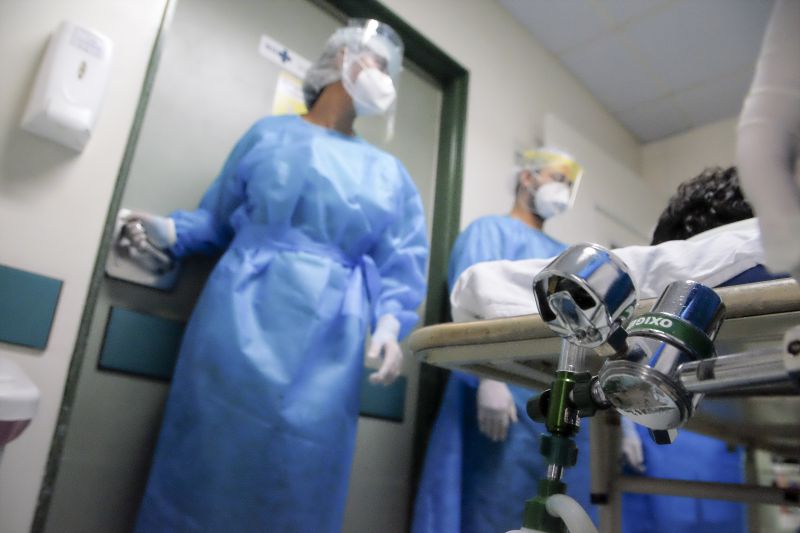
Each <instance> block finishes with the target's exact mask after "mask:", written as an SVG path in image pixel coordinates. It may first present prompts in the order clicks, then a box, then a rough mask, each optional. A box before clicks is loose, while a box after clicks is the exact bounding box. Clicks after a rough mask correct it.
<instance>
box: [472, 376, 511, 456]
mask: <svg viewBox="0 0 800 533" xmlns="http://www.w3.org/2000/svg"><path fill="white" fill-rule="evenodd" d="M516 421H517V406H516V405H514V397H513V396H512V395H511V391H510V390H509V388H508V385H506V384H505V383H503V382H501V381H495V380H493V379H481V380H480V384H479V385H478V428H479V429H480V430H481V433H483V434H484V435H486V436H487V437H489V438H490V439H492V440H493V441H495V442H501V441H504V440H506V437H507V436H508V426H509V425H511V424H512V423H515V422H516Z"/></svg>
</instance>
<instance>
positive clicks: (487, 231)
mask: <svg viewBox="0 0 800 533" xmlns="http://www.w3.org/2000/svg"><path fill="white" fill-rule="evenodd" d="M494 218H495V217H484V218H480V219H478V220H476V221H475V222H473V223H472V224H470V225H469V226H467V229H465V230H464V231H463V232H461V234H460V235H459V236H458V238H457V239H456V243H455V244H454V245H453V251H452V253H451V254H450V263H449V266H448V269H447V286H448V288H449V289H450V290H451V291H452V290H453V286H454V285H455V283H456V280H457V279H458V276H460V275H461V273H462V272H464V271H465V270H466V269H468V268H469V267H471V266H472V265H474V264H475V263H480V262H482V261H499V260H501V259H509V258H510V257H509V253H508V250H506V249H505V248H506V247H505V246H504V240H505V239H504V232H503V231H502V229H501V227H500V225H498V224H495V223H494Z"/></svg>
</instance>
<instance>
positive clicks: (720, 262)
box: [451, 168, 785, 533]
mask: <svg viewBox="0 0 800 533" xmlns="http://www.w3.org/2000/svg"><path fill="white" fill-rule="evenodd" d="M614 253H615V254H616V255H617V256H618V257H619V258H620V259H621V260H622V261H623V262H625V263H626V264H627V266H628V268H629V271H630V274H631V277H632V278H633V280H634V283H635V285H636V287H637V289H638V295H639V299H640V300H641V299H647V298H655V297H657V296H658V295H659V294H660V293H661V291H662V290H663V289H664V288H665V287H666V286H667V285H668V284H669V283H671V282H673V281H681V280H689V279H691V280H694V281H697V282H700V283H703V284H705V285H708V286H710V287H718V286H722V285H735V284H741V283H749V282H755V281H764V280H767V279H772V278H775V277H784V276H785V275H778V276H773V275H771V274H769V273H768V272H767V271H766V269H764V267H763V266H762V265H763V263H764V253H763V250H762V247H761V241H760V234H759V229H758V225H757V223H756V220H755V219H754V218H753V212H752V210H751V208H750V206H749V205H748V204H747V202H746V201H745V200H744V199H743V197H742V194H741V191H740V189H739V184H738V176H737V175H736V169H735V168H728V169H721V168H712V169H707V170H706V171H705V172H703V173H702V174H701V175H700V176H697V177H696V178H694V179H692V180H689V181H687V182H686V183H684V184H682V185H681V186H680V187H679V189H678V192H677V193H676V194H675V195H674V196H673V197H672V198H671V199H670V203H669V206H668V207H667V209H666V210H665V211H664V213H663V214H662V215H661V217H660V218H659V221H658V225H657V226H656V229H655V232H654V235H653V241H652V245H651V246H628V247H625V248H618V249H616V250H614ZM550 261H551V259H534V260H522V261H493V262H486V263H479V264H477V265H474V266H472V267H471V268H469V269H467V270H466V271H465V272H464V273H463V274H462V275H461V276H460V277H459V279H458V281H457V283H456V285H455V288H454V289H453V293H452V295H451V303H452V312H453V317H454V319H455V320H456V321H457V322H461V321H468V320H477V319H488V318H500V317H508V316H518V315H526V314H532V313H537V312H538V310H537V308H536V303H535V300H534V298H533V294H532V291H531V287H532V284H533V278H534V276H535V275H536V274H537V273H538V272H539V271H540V270H541V269H542V268H544V267H545V266H546V265H547V264H548V263H549V262H550ZM624 442H628V443H629V444H631V443H633V448H636V450H637V453H630V450H628V449H626V448H625V447H623V450H624V452H625V457H626V459H627V460H628V463H629V464H630V465H631V466H633V467H634V468H635V470H636V471H637V472H629V473H631V474H635V473H639V474H640V473H642V472H645V473H646V474H647V475H649V476H653V477H668V478H677V479H689V480H702V481H718V482H729V483H741V482H742V481H743V472H742V467H741V464H742V463H741V454H740V452H739V451H738V450H735V449H729V448H728V447H727V446H726V445H725V443H723V442H721V441H717V440H715V439H711V438H709V437H705V436H701V435H697V434H693V433H691V432H689V431H684V432H682V434H681V436H680V437H679V439H678V440H677V441H676V442H675V443H674V444H671V445H669V446H658V445H656V444H654V443H653V442H652V441H651V440H650V439H649V437H648V436H647V432H646V431H645V430H644V428H634V427H633V424H628V431H626V432H624V438H623V443H624ZM632 457H635V459H632ZM622 508H623V524H622V526H623V527H622V531H623V533H660V532H664V533H666V532H673V531H704V532H706V533H714V532H723V531H724V532H725V533H743V532H744V509H743V507H742V505H741V504H736V503H731V502H719V501H712V500H699V499H689V498H677V497H669V496H651V495H640V494H626V495H625V496H624V498H623V506H622Z"/></svg>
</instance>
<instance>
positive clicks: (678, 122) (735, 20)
mask: <svg viewBox="0 0 800 533" xmlns="http://www.w3.org/2000/svg"><path fill="white" fill-rule="evenodd" d="M498 1H499V2H500V4H501V5H503V6H504V7H505V8H506V9H507V10H508V11H510V12H511V13H512V15H513V16H514V18H515V19H517V20H518V21H519V22H520V23H521V24H523V25H524V26H525V27H527V28H528V29H529V30H530V32H531V33H532V34H533V35H534V37H535V38H536V39H537V40H538V41H539V42H541V43H542V44H543V45H544V46H545V48H547V49H548V50H550V51H551V52H552V53H553V54H554V55H555V56H556V57H557V58H558V60H559V61H560V62H561V63H562V64H563V65H564V66H565V67H566V68H567V69H569V70H570V71H571V72H572V73H573V74H574V75H575V76H576V77H577V78H578V79H579V80H580V81H581V82H582V83H583V84H584V85H585V86H586V87H587V88H588V89H589V91H590V92H591V93H592V94H593V95H594V96H595V98H597V99H598V100H599V101H600V102H601V103H602V104H603V105H604V106H605V107H606V108H607V109H608V110H609V111H610V112H611V113H612V114H613V115H614V116H615V117H616V118H617V119H618V120H619V121H620V122H621V123H622V124H624V125H625V127H627V128H628V129H629V130H630V131H631V133H633V135H634V136H635V137H637V138H638V139H639V140H640V141H641V142H645V143H646V142H652V141H655V140H658V139H662V138H664V137H667V136H669V135H673V134H676V133H680V132H683V131H686V130H689V129H691V128H695V127H698V126H702V125H704V124H708V123H711V122H715V121H717V120H721V119H723V118H728V117H733V116H735V115H737V114H738V113H739V110H740V109H741V105H742V101H743V99H744V97H745V94H746V93H747V90H748V88H749V86H750V81H751V79H752V76H753V69H754V66H755V62H756V58H757V57H758V51H759V48H760V46H761V38H762V36H763V34H764V29H765V27H766V24H767V19H768V18H769V13H770V10H771V8H772V3H773V0H498Z"/></svg>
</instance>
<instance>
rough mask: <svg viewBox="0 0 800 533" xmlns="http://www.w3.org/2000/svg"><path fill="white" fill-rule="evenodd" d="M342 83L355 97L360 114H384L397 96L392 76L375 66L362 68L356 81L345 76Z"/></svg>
mask: <svg viewBox="0 0 800 533" xmlns="http://www.w3.org/2000/svg"><path fill="white" fill-rule="evenodd" d="M342 84H343V85H344V88H345V90H346V91H347V94H349V95H350V98H352V99H353V106H354V107H355V109H356V115H358V116H369V115H382V114H383V113H386V112H387V111H388V110H389V108H390V107H392V104H393V103H394V101H395V98H396V97H397V92H396V91H395V88H394V82H393V81H392V78H391V76H389V75H388V74H386V73H384V72H381V71H380V70H379V69H377V68H374V67H365V68H362V69H361V71H360V72H359V73H358V75H357V76H356V79H355V81H351V80H350V77H349V76H344V77H343V79H342Z"/></svg>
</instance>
